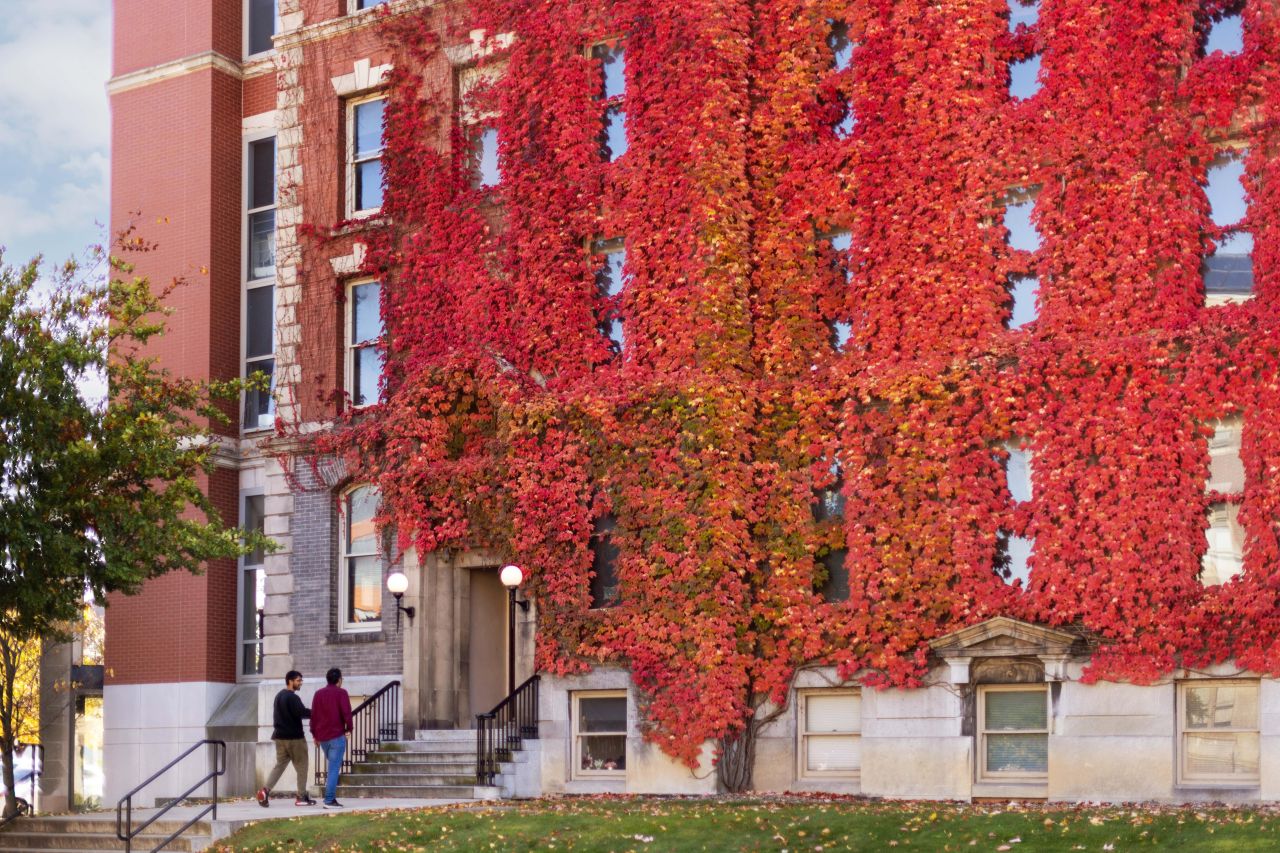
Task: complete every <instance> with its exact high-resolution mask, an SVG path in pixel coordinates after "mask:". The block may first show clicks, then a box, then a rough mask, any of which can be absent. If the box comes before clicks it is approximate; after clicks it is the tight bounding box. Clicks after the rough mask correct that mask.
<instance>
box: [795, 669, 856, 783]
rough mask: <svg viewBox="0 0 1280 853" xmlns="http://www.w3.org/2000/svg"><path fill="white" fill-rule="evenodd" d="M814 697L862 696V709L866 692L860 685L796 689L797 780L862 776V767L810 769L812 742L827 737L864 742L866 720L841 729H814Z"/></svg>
mask: <svg viewBox="0 0 1280 853" xmlns="http://www.w3.org/2000/svg"><path fill="white" fill-rule="evenodd" d="M811 696H854V697H857V699H858V712H859V714H861V712H862V691H861V690H860V689H858V688H856V687H851V688H845V687H834V688H832V687H825V688H814V689H810V690H797V691H796V778H797V779H860V778H862V766H861V763H859V766H858V768H857V769H856V770H810V769H809V767H808V765H809V761H808V758H809V743H810V742H811V741H814V740H822V739H823V738H838V737H839V738H847V737H851V736H852V737H856V738H857V739H858V741H859V743H861V741H862V719H861V718H860V717H859V718H858V719H856V720H852V721H851V723H852V725H853V728H852V729H850V730H849V731H840V732H810V731H809V730H808V728H807V725H808V708H807V705H808V701H809V697H811Z"/></svg>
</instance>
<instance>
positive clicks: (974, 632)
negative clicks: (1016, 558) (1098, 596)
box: [929, 616, 1078, 684]
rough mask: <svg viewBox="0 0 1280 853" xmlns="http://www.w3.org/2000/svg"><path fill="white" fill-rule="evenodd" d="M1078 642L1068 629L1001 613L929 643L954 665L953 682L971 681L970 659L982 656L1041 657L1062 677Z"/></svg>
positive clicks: (1051, 674) (1056, 676) (1049, 674)
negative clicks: (1034, 623)
mask: <svg viewBox="0 0 1280 853" xmlns="http://www.w3.org/2000/svg"><path fill="white" fill-rule="evenodd" d="M1077 642H1078V638H1077V637H1076V636H1075V635H1074V634H1069V633H1067V632H1066V631H1059V630H1056V629H1054V628H1046V627H1044V626H1043V625H1033V624H1032V623H1030V622H1021V621H1019V620H1017V619H1010V618H1009V617H1007V616H997V617H996V618H994V619H988V620H987V621H985V622H979V623H978V624H977V625H970V626H969V627H968V628H961V629H960V630H959V631H952V632H951V633H950V634H945V635H943V636H941V637H939V638H937V639H936V640H933V641H932V642H930V643H929V646H930V648H932V649H933V653H934V654H935V655H937V656H938V657H940V658H942V659H943V660H944V661H945V662H946V663H947V664H948V665H949V666H950V667H951V675H952V678H951V680H952V683H957V684H963V683H967V682H968V680H969V663H970V661H973V660H975V659H978V658H1002V657H1034V658H1039V659H1040V660H1041V661H1042V662H1043V663H1044V665H1045V676H1046V677H1047V678H1049V679H1051V680H1056V679H1059V678H1062V677H1063V675H1064V673H1065V664H1066V661H1067V659H1068V658H1069V657H1070V656H1071V653H1072V648H1073V647H1074V646H1075V645H1076V643H1077Z"/></svg>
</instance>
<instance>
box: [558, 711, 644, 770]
mask: <svg viewBox="0 0 1280 853" xmlns="http://www.w3.org/2000/svg"><path fill="white" fill-rule="evenodd" d="M571 696H572V697H573V703H572V707H571V710H572V714H571V715H570V716H571V717H572V727H573V740H572V747H571V748H572V752H573V756H572V761H571V763H570V768H571V770H570V777H571V778H573V779H625V778H627V770H626V768H625V767H623V768H621V769H618V770H584V769H583V767H582V738H584V737H597V736H600V735H611V736H612V735H621V736H622V737H623V738H627V737H628V736H629V733H628V732H627V731H626V729H625V728H624V729H623V731H620V732H591V733H589V734H584V733H583V732H582V731H580V730H579V728H578V724H579V722H580V721H581V720H582V700H583V699H624V700H626V703H627V720H628V723H627V725H628V727H629V725H630V717H631V698H630V697H629V696H628V695H627V691H626V690H575V691H573V693H572V694H571Z"/></svg>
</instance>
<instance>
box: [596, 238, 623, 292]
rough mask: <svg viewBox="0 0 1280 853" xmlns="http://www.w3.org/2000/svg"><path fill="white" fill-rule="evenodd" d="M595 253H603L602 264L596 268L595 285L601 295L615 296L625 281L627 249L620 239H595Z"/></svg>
mask: <svg viewBox="0 0 1280 853" xmlns="http://www.w3.org/2000/svg"><path fill="white" fill-rule="evenodd" d="M592 251H593V252H595V253H601V252H603V253H604V257H603V258H602V261H603V264H602V265H601V266H600V268H599V269H598V270H596V285H597V286H598V287H599V288H600V294H601V295H602V296H617V295H618V294H619V293H621V292H622V288H623V286H624V284H625V283H626V279H625V275H626V266H627V250H626V249H623V248H622V241H621V240H607V241H597V242H596V243H595V245H594V246H593V247H592Z"/></svg>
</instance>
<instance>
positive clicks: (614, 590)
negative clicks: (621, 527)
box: [590, 515, 619, 609]
mask: <svg viewBox="0 0 1280 853" xmlns="http://www.w3.org/2000/svg"><path fill="white" fill-rule="evenodd" d="M617 526H618V522H617V520H616V519H615V518H614V517H613V516H612V515H603V516H601V517H600V518H597V519H596V520H595V522H593V524H592V526H591V546H590V547H591V573H592V575H591V607H592V609H595V608H600V607H613V606H614V605H616V604H617V603H618V599H619V596H618V546H617V545H615V544H614V543H613V531H614V530H615V529H616V528H617Z"/></svg>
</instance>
